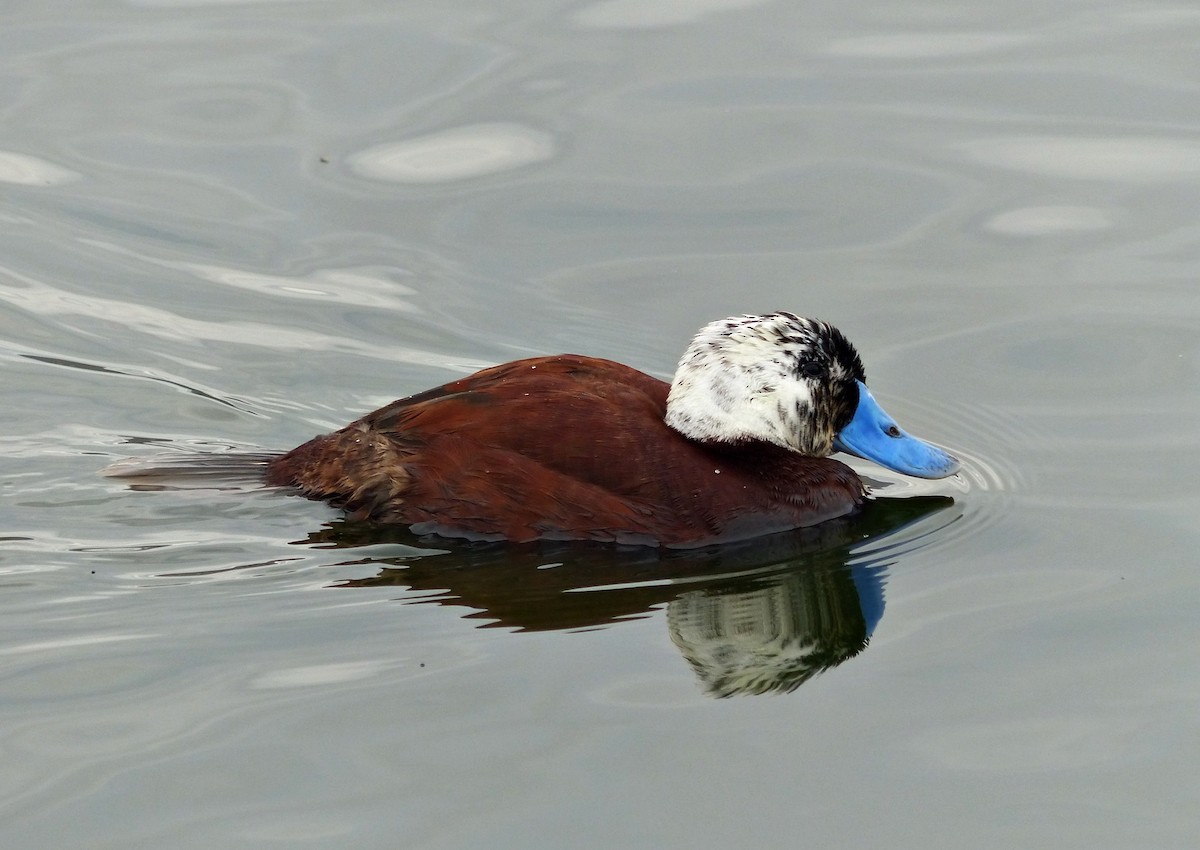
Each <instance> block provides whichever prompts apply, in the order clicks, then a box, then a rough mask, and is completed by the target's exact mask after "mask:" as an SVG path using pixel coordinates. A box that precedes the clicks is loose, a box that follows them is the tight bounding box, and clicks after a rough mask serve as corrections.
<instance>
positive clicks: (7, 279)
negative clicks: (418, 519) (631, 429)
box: [0, 0, 1200, 848]
mask: <svg viewBox="0 0 1200 850" xmlns="http://www.w3.org/2000/svg"><path fill="white" fill-rule="evenodd" d="M1198 37H1200V13H1197V12H1196V10H1194V9H1193V8H1192V7H1191V6H1189V5H1187V4H1171V3H1169V2H1168V3H1165V4H1158V5H1150V6H1147V5H1129V4H1120V3H1107V4H1105V3H1102V4H1099V5H1093V6H1091V7H1087V8H1085V7H1079V6H1073V5H1072V6H1067V5H1062V6H1053V7H1047V6H1046V5H1045V4H1039V3H1031V2H1018V0H1008V2H1004V3H1001V4H998V5H997V4H994V3H992V4H986V3H981V2H969V3H965V4H964V3H959V4H956V5H954V6H939V5H930V4H923V3H913V2H903V0H901V1H900V2H885V3H872V4H866V5H847V4H816V5H814V4H788V3H780V2H754V0H684V2H679V1H678V0H671V2H668V0H642V2H637V3H633V2H627V0H598V2H584V3H555V2H550V0H545V2H503V3H494V2H493V3H477V2H476V3H472V2H467V3H456V4H452V7H448V6H447V5H446V4H444V3H440V4H439V3H406V4H400V5H397V4H387V3H379V2H369V0H362V2H350V3H337V4H333V3H298V2H286V1H285V0H281V2H257V3H255V2H245V3H241V2H205V0H129V1H128V2H115V0H107V1H105V0H89V2H83V3H53V2H52V3H41V4H37V5H27V6H26V7H24V8H13V9H7V10H5V11H3V12H0V57H3V58H2V59H0V115H2V117H3V121H0V222H2V224H3V226H2V227H0V368H2V369H3V382H4V399H5V405H4V407H3V410H2V411H0V419H2V421H3V424H4V427H3V430H2V436H0V452H2V453H3V458H4V475H3V478H2V479H0V482H2V485H3V493H4V500H3V506H4V507H3V510H2V512H0V516H2V517H3V525H2V526H0V588H2V592H0V615H2V616H0V621H2V622H3V627H2V636H0V767H2V769H0V836H2V839H3V840H2V842H0V843H3V844H4V846H6V847H69V846H88V847H95V848H103V847H112V848H117V847H120V848H127V847H130V846H170V847H178V848H185V847H206V848H207V847H212V846H238V847H260V846H262V847H265V846H280V845H286V846H313V847H331V848H332V847H345V846H348V845H351V844H353V845H354V846H358V847H396V846H403V847H412V848H465V847H476V846H480V845H482V844H489V845H493V846H501V847H527V848H540V847H547V848H549V847H556V848H557V847H562V846H564V845H568V846H572V847H581V848H587V847H597V848H600V847H604V848H608V847H613V846H630V847H655V848H664V847H670V848H673V847H679V848H683V847H689V848H694V847H720V846H729V847H748V846H763V847H778V846H792V845H795V844H806V845H813V846H844V847H862V846H881V847H893V848H908V847H912V848H938V847H946V848H960V847H964V846H972V847H1074V846H1088V847H1090V848H1096V847H1113V848H1125V847H1130V846H1152V847H1181V848H1182V847H1192V846H1195V844H1196V842H1197V839H1198V838H1200V816H1198V815H1197V814H1196V812H1197V811H1200V797H1198V793H1197V785H1196V783H1195V781H1194V772H1195V771H1194V769H1193V767H1192V766H1193V765H1194V764H1195V763H1196V762H1197V760H1198V759H1200V748H1198V745H1197V742H1198V741H1200V723H1198V722H1197V717H1198V716H1200V715H1198V714H1197V711H1196V705H1197V701H1198V700H1200V669H1198V666H1197V664H1196V662H1195V661H1194V655H1195V647H1196V646H1197V645H1198V642H1200V634H1198V632H1200V627H1198V626H1197V622H1198V621H1197V618H1196V616H1195V611H1196V610H1197V607H1198V604H1200V589H1198V586H1197V582H1196V580H1195V577H1194V568H1195V560H1196V556H1195V553H1196V551H1197V544H1198V543H1200V531H1198V527H1197V522H1196V517H1197V515H1198V513H1200V512H1198V508H1200V499H1198V498H1197V495H1196V487H1195V483H1194V482H1195V481H1196V480H1197V478H1198V477H1200V468H1198V466H1197V459H1198V458H1200V452H1198V451H1197V448H1198V443H1200V438H1198V437H1197V434H1198V433H1200V428H1197V425H1198V420H1200V416H1198V415H1197V414H1198V413H1200V392H1198V391H1200V341H1198V339H1200V337H1198V336H1197V332H1196V331H1197V328H1198V327H1200V298H1198V296H1197V294H1196V283H1195V281H1196V278H1197V276H1198V274H1200V227H1198V226H1197V218H1196V210H1197V209H1198V208H1200V206H1198V204H1197V200H1198V194H1200V143H1198V142H1197V141H1196V140H1197V138H1200V136H1198V133H1197V129H1198V128H1200V111H1198V108H1197V103H1200V98H1198V94H1200V93H1198V91H1197V89H1198V86H1197V83H1196V81H1195V73H1194V69H1195V60H1196V55H1195V53H1196V51H1195V46H1194V45H1195V44H1196V43H1197V38H1198ZM775 309H789V310H793V311H796V312H799V313H802V314H807V315H813V316H818V317H821V318H824V319H827V320H830V321H833V322H835V323H836V324H837V325H838V326H840V327H841V328H842V329H843V330H844V331H845V332H846V333H847V334H848V335H849V336H850V338H851V339H853V340H854V341H855V342H856V343H857V345H858V347H859V349H860V351H861V353H862V355H863V358H864V360H865V362H866V365H867V372H868V376H869V378H870V382H871V386H872V388H873V390H874V392H875V393H876V395H877V396H879V398H880V399H881V401H883V402H884V403H885V405H886V406H887V408H888V410H889V411H890V412H891V413H893V414H894V415H896V416H897V418H898V419H899V420H900V421H901V422H902V423H904V424H905V425H906V426H907V427H908V428H909V429H910V430H912V431H913V432H914V433H917V434H920V435H922V436H924V437H928V438H930V439H933V440H935V441H938V442H939V443H943V444H945V445H948V446H951V447H952V448H953V449H954V450H955V451H956V452H957V453H959V454H961V456H962V457H964V459H965V460H966V470H965V471H964V473H963V475H962V477H961V479H960V480H959V481H957V482H945V483H943V484H935V485H928V484H922V485H913V486H911V487H906V486H905V485H904V484H903V483H902V482H897V481H894V480H890V479H889V480H888V481H887V482H886V483H887V486H886V487H885V488H884V490H885V492H886V493H887V494H890V495H892V496H896V497H899V496H916V497H928V498H930V499H933V501H932V502H925V503H922V502H920V501H914V502H912V503H910V504H908V505H907V506H905V508H906V511H911V512H912V513H911V515H909V513H908V512H906V511H902V512H901V513H899V514H892V513H889V512H886V511H885V514H884V515H883V516H882V517H881V518H880V522H879V523H878V524H877V525H876V526H873V527H871V528H870V529H868V533H866V534H865V535H860V536H857V537H856V536H855V535H854V534H852V533H847V532H846V530H845V529H839V528H830V529H827V530H826V533H825V534H823V535H819V536H818V537H817V538H816V539H811V540H804V541H801V543H802V544H803V545H802V546H801V549H800V550H797V548H796V546H798V545H800V544H798V543H797V542H796V541H791V542H790V543H788V544H786V545H785V546H784V547H783V549H782V550H780V549H779V548H771V547H772V546H776V545H777V544H778V541H776V542H775V543H771V542H766V543H764V544H763V545H764V546H765V547H766V549H765V551H764V550H763V549H761V548H758V549H754V550H753V551H749V552H746V551H741V552H734V553H730V552H717V553H707V554H704V555H697V556H695V557H694V558H693V559H691V560H687V559H685V560H683V561H679V560H675V559H670V558H668V559H665V560H664V559H660V558H658V557H657V556H652V555H651V554H649V553H646V552H637V551H622V552H614V551H610V550H602V551H596V550H576V549H571V548H570V547H568V548H567V549H566V550H564V549H561V548H554V547H549V548H546V549H537V550H529V551H525V552H523V553H520V554H511V553H506V552H504V551H499V552H498V551H496V550H495V549H488V548H484V549H483V550H476V549H473V548H470V547H467V548H466V549H463V548H461V547H454V546H438V545H437V544H436V542H435V543H431V542H430V541H421V540H411V539H404V538H396V537H385V538H381V539H362V538H360V537H356V536H355V535H356V532H355V531H354V530H353V529H350V528H347V527H345V526H344V525H343V524H340V523H339V522H338V519H337V516H336V514H335V513H334V512H332V511H331V510H329V509H328V508H326V507H325V506H323V505H320V504H316V503H310V502H306V501H303V500H299V499H293V498H284V497H280V496H279V495H277V494H273V493H270V492H263V491H258V490H254V489H249V490H247V489H234V490H228V491H215V490H203V489H202V490H172V491H139V490H131V489H129V488H127V487H126V486H125V485H124V484H122V483H121V482H119V481H115V480H112V479H105V478H103V477H101V476H99V475H98V474H97V473H98V470H100V469H101V468H102V467H104V466H105V465H106V464H108V463H110V462H112V461H113V460H116V459H118V458H121V457H125V456H129V455H146V454H152V453H155V452H157V451H163V450H214V451H215V450H221V449H222V448H225V447H236V448H243V449H244V448H250V449H282V448H288V447H290V446H292V445H295V444H297V443H299V442H301V441H302V440H305V439H308V438H309V437H310V436H312V435H313V434H314V433H317V432H319V431H322V430H326V429H329V428H332V427H335V426H338V425H341V424H343V423H345V422H347V421H349V420H351V419H353V418H355V417H357V416H358V415H360V414H361V413H363V412H365V411H367V410H369V409H372V408H373V407H376V406H378V405H380V404H382V403H384V402H387V401H390V400H391V399H393V398H396V397H399V396H401V395H405V394H408V393H410V392H414V391H417V390H420V389H424V388H426V387H428V386H432V385H435V384H438V383H441V382H444V381H446V380H450V379H452V378H454V377H457V376H460V375H463V374H466V373H468V372H470V371H472V370H474V369H476V368H478V367H481V366H483V365H487V364H491V363H496V362H501V361H504V360H508V359H512V358H515V357H519V356H525V355H529V354H535V353H557V352H561V351H574V352H579V353H585V354H594V355H599V356H604V357H609V358H613V359H617V360H621V361H624V362H627V363H631V364H633V365H635V366H638V367H639V368H642V369H645V370H647V371H649V372H651V373H653V374H657V375H660V376H667V375H669V374H670V373H671V371H672V369H673V367H674V364H675V361H676V359H677V358H678V356H679V353H680V352H681V351H682V350H683V347H684V345H685V344H686V342H687V340H688V338H689V337H690V335H691V333H692V332H693V331H694V330H695V329H696V328H698V327H699V326H700V325H702V324H704V323H706V322H707V321H709V320H711V319H714V318H717V317H721V316H725V315H729V314H734V313H742V312H750V311H764V310H775ZM863 471H864V473H867V474H874V473H873V472H871V471H870V470H869V468H868V467H866V466H864V467H863ZM938 496H940V497H943V499H944V498H946V497H949V498H951V499H953V504H952V505H946V504H945V502H944V501H937V497H938Z"/></svg>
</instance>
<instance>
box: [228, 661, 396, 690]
mask: <svg viewBox="0 0 1200 850" xmlns="http://www.w3.org/2000/svg"><path fill="white" fill-rule="evenodd" d="M394 663H395V662H385V661H343V662H340V663H336V664H310V665H307V666H304V667H286V668H284V669H281V670H272V671H270V672H268V673H264V674H262V675H261V676H259V677H258V678H256V679H255V680H254V681H252V682H251V683H250V687H252V688H267V689H270V688H305V687H310V686H313V685H336V684H341V683H343V682H357V681H360V680H362V679H369V678H371V677H372V676H376V675H378V674H379V673H382V672H383V671H384V670H386V669H387V668H388V667H391V666H394Z"/></svg>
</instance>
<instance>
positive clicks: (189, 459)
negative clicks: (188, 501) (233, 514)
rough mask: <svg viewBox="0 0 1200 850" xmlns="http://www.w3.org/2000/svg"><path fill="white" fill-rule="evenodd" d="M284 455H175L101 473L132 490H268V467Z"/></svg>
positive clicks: (141, 459) (134, 461)
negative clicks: (120, 481)
mask: <svg viewBox="0 0 1200 850" xmlns="http://www.w3.org/2000/svg"><path fill="white" fill-rule="evenodd" d="M281 454H282V453H281V452H241V451H235V452H212V453H201V452H172V453H170V454H160V455H154V456H151V457H132V458H126V459H124V460H119V461H117V462H116V463H113V464H111V465H109V466H106V467H105V468H104V469H103V470H101V474H102V475H106V476H108V477H109V478H120V479H122V480H123V481H126V482H128V484H129V487H130V489H132V490H244V489H253V488H256V487H266V486H267V483H266V480H265V477H266V474H267V465H268V464H269V463H270V462H271V461H273V460H275V459H276V458H278V457H280V455H281Z"/></svg>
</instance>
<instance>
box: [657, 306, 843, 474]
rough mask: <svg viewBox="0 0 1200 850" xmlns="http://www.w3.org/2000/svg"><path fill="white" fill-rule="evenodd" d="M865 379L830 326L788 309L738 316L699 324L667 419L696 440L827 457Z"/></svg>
mask: <svg viewBox="0 0 1200 850" xmlns="http://www.w3.org/2000/svg"><path fill="white" fill-rule="evenodd" d="M862 380H864V377H863V367H862V362H861V361H860V360H859V358H858V354H857V352H855V350H854V346H852V345H851V344H850V342H849V341H848V340H847V339H846V338H845V337H844V336H843V335H842V333H841V331H839V330H838V329H837V328H835V327H833V326H832V325H830V324H827V323H825V322H818V321H815V320H813V319H804V318H801V317H799V316H795V315H793V314H791V313H769V314H766V315H761V316H734V317H732V318H729V319H721V320H719V321H716V322H712V323H710V324H708V325H706V326H705V327H703V328H701V329H700V332H699V333H698V334H696V337H695V339H693V340H692V343H691V345H689V346H688V349H687V351H686V352H684V355H683V357H682V358H681V359H680V361H679V368H678V369H677V370H676V372H675V380H674V382H673V383H672V385H671V393H670V395H669V396H668V398H667V417H666V422H667V425H669V426H670V427H672V428H674V429H675V430H676V431H678V432H679V433H681V434H683V435H684V436H685V437H689V438H690V439H693V440H699V441H703V442H718V443H745V442H755V441H764V442H768V443H773V444H775V445H777V446H782V447H784V448H786V449H791V450H793V451H796V452H799V453H801V454H805V455H813V456H818V457H824V456H825V455H828V454H831V453H832V451H833V438H834V435H835V434H836V433H837V432H838V430H840V429H841V428H842V427H843V426H845V424H846V423H847V422H849V421H850V418H851V417H852V416H853V415H854V409H855V407H856V406H857V404H858V386H857V384H856V383H855V381H862Z"/></svg>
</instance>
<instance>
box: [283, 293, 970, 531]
mask: <svg viewBox="0 0 1200 850" xmlns="http://www.w3.org/2000/svg"><path fill="white" fill-rule="evenodd" d="M835 452H844V453H848V454H851V455H855V456H858V457H860V458H864V459H867V460H870V461H873V462H874V463H877V464H879V465H881V466H883V467H885V468H887V469H890V470H893V471H895V472H898V473H901V474H903V475H908V476H914V477H920V478H943V477H946V476H950V475H953V474H954V473H955V472H956V471H957V469H958V467H959V462H958V460H957V459H956V458H955V457H954V456H953V455H951V454H949V453H948V452H947V451H945V450H944V449H941V448H939V447H938V446H935V445H933V444H932V443H928V442H925V441H923V440H920V439H917V438H916V437H913V436H911V435H909V434H908V433H906V432H905V431H903V430H902V429H901V428H900V427H899V425H897V424H896V422H895V420H893V419H892V418H891V417H890V416H888V414H887V413H886V412H884V410H883V408H882V407H881V406H880V405H879V403H878V402H877V401H876V400H875V398H874V396H872V394H871V392H870V391H869V390H868V389H867V384H866V375H865V372H864V369H863V365H862V361H861V359H860V358H859V355H858V353H857V351H856V350H855V348H854V346H853V345H852V344H851V343H850V341H849V340H848V339H847V338H846V337H845V336H844V335H843V334H842V332H841V331H839V330H838V329H837V328H835V327H834V326H833V325H831V324H829V323H827V322H824V321H819V320H815V319H809V318H803V317H801V316H798V315H796V314H794V313H790V312H774V313H765V314H755V315H740V316H732V317H730V318H726V319H721V320H718V321H714V322H711V323H709V324H707V325H705V326H704V327H703V328H701V329H700V331H699V332H698V333H697V334H696V335H695V337H694V338H693V339H692V341H691V343H690V345H688V347H687V350H686V351H685V352H684V354H683V356H682V357H681V358H680V360H679V365H678V368H677V369H676V372H675V375H674V379H673V381H672V382H671V383H670V384H668V383H667V382H665V381H662V380H660V379H658V378H656V377H653V376H651V375H648V374H646V373H645V372H642V371H640V370H638V369H635V368H632V367H630V366H626V365H623V364H621V363H617V362H614V361H612V360H606V359H602V358H598V357H590V356H583V355H577V354H562V355H557V356H542V357H532V358H528V359H523V360H517V361H514V362H511V363H505V364H502V365H499V366H493V367H490V368H486V369H483V370H482V371H479V372H476V373H474V374H472V375H469V376H467V377H464V378H461V379H459V380H455V381H451V382H450V383H447V384H444V385H442V386H440V387H435V388H433V389H429V390H425V391H424V392H419V393H417V394H415V395H411V396H408V397H406V398H402V399H399V400H397V401H394V402H392V403H390V404H388V405H386V406H384V407H381V408H379V409H378V410H375V411H373V412H371V413H368V414H367V415H365V416H363V417H362V418H360V419H357V420H356V421H354V422H351V423H350V424H349V425H347V426H345V427H344V428H342V429H340V430H338V431H334V432H332V433H329V434H323V435H320V436H317V437H314V438H313V439H312V440H309V441H308V442H306V443H304V444H302V445H300V446H297V447H296V448H294V449H292V450H291V451H288V452H285V453H283V454H280V455H277V456H272V457H270V458H269V459H267V460H265V461H264V465H263V467H264V468H263V473H262V477H263V480H264V481H265V483H266V484H268V485H271V486H276V487H283V488H288V489H289V490H290V491H292V492H295V493H298V494H300V495H302V496H305V497H308V498H310V499H318V500H323V501H325V502H328V503H330V504H331V505H333V506H335V507H337V508H340V509H342V510H343V511H344V512H345V514H346V516H347V518H348V519H349V520H352V521H364V522H369V523H376V524H380V525H384V526H397V527H405V528H407V529H408V530H409V531H411V532H412V533H414V534H416V535H421V536H424V535H437V536H439V537H448V538H464V539H467V540H480V541H507V542H509V543H514V544H522V543H531V542H534V541H539V540H580V541H584V540H586V541H600V542H605V543H616V544H630V545H649V546H658V547H665V548H692V547H700V546H708V545H714V544H722V543H725V542H732V541H743V540H747V539H749V538H754V537H758V536H762V535H767V534H774V533H781V532H787V531H791V530H794V529H800V528H807V527H810V526H814V525H817V524H819V523H823V522H827V521H829V520H833V519H836V518H840V517H847V516H850V515H852V514H854V513H855V512H856V511H858V510H859V509H860V508H861V506H862V505H863V504H864V501H865V500H866V499H868V498H869V493H868V488H867V486H866V484H865V483H864V482H863V480H862V479H861V478H860V477H859V475H858V474H857V473H856V472H855V471H854V470H853V469H852V468H851V467H850V466H848V465H846V464H845V463H842V462H841V461H839V460H837V459H835V458H833V457H831V456H830V455H832V454H834V453H835Z"/></svg>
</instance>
